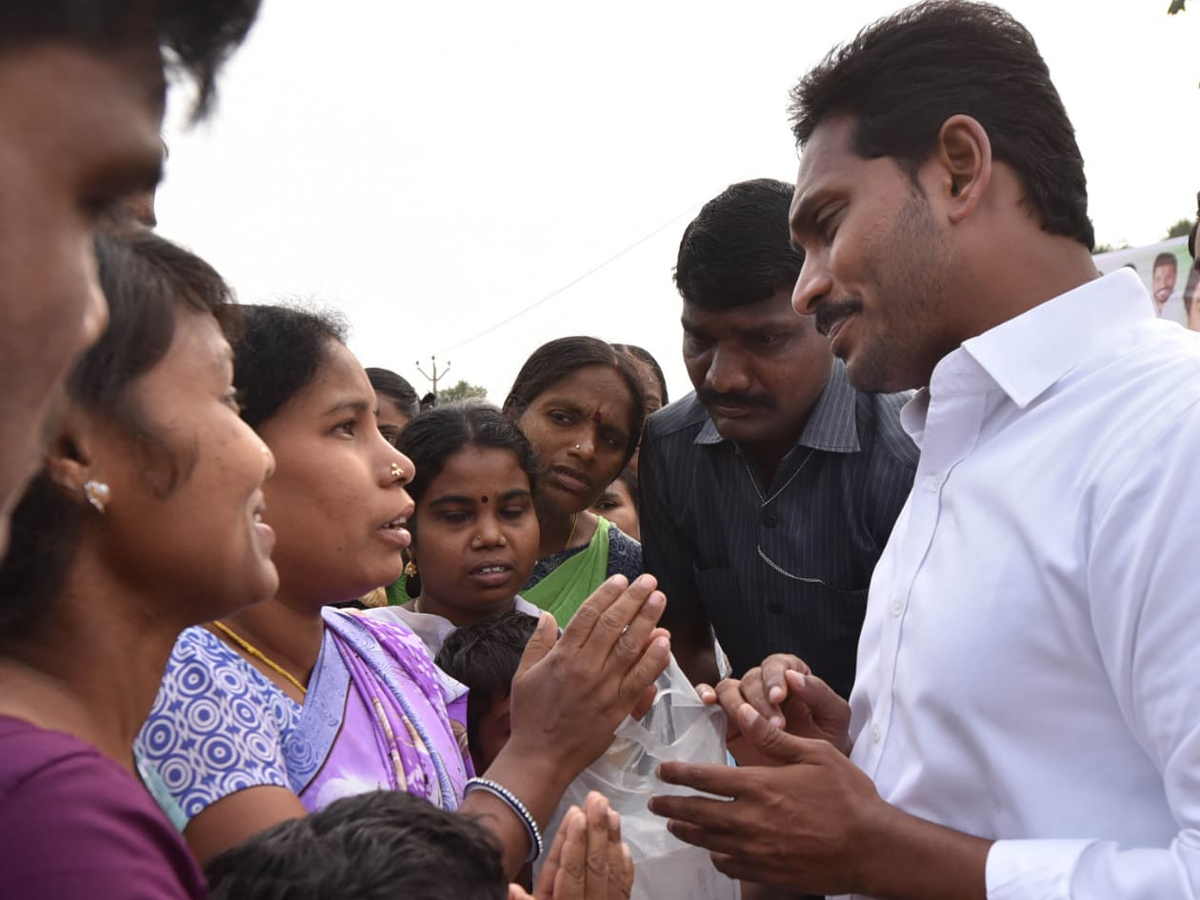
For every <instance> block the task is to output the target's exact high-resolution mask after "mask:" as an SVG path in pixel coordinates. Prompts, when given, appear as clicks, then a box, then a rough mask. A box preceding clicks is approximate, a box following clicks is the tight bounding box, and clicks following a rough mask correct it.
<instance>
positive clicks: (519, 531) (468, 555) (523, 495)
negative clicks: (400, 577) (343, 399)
mask: <svg viewBox="0 0 1200 900" xmlns="http://www.w3.org/2000/svg"><path fill="white" fill-rule="evenodd" d="M396 446H397V449H398V450H399V451H400V452H401V453H403V454H404V455H405V456H407V457H408V458H409V459H411V460H412V462H413V465H414V466H415V467H416V475H415V476H414V477H413V480H412V481H411V482H409V484H408V492H409V494H410V495H411V496H412V498H413V500H414V501H415V502H416V510H415V512H414V513H413V515H411V516H409V520H408V530H409V533H410V534H411V535H412V543H411V544H410V545H409V547H408V558H409V563H408V565H407V566H406V567H405V571H406V573H407V578H408V584H407V587H408V590H409V591H410V592H414V591H415V592H416V596H415V598H414V599H412V600H409V601H408V602H407V603H405V604H404V605H403V606H391V607H386V608H382V609H376V610H372V611H371V612H370V616H371V617H372V618H375V619H378V620H380V621H402V622H404V623H406V624H407V625H408V626H409V627H410V628H412V630H413V631H415V632H416V633H417V634H418V635H420V636H421V639H422V640H423V641H424V642H425V645H426V646H427V647H428V648H429V652H430V655H431V656H432V655H436V654H437V652H438V650H439V649H440V647H441V645H442V641H443V640H445V638H446V635H448V634H449V633H450V632H451V631H452V630H454V629H455V628H460V627H462V626H464V625H470V624H473V623H474V622H478V621H481V620H483V619H487V618H491V617H492V616H496V615H499V614H500V613H503V612H507V611H509V610H512V609H514V608H517V609H521V610H522V611H523V612H526V613H528V614H529V615H532V616H533V617H535V618H536V617H537V616H538V615H539V612H540V611H539V610H538V608H537V607H535V606H533V605H532V604H531V603H528V602H527V601H525V600H523V599H522V598H521V597H519V596H518V595H517V591H518V590H519V589H520V588H521V586H522V585H524V584H525V582H526V581H527V580H528V579H529V573H530V572H531V571H532V570H533V565H534V563H535V562H536V561H537V551H538V522H537V514H536V513H535V512H534V509H533V485H534V483H535V481H536V477H537V470H536V463H535V460H534V457H533V449H532V448H531V447H530V446H529V442H528V441H527V440H525V436H524V435H523V434H521V432H520V430H519V429H518V428H517V427H516V426H515V425H513V424H512V423H511V422H509V421H508V419H506V418H505V417H504V415H503V413H501V412H500V410H498V409H496V408H495V407H494V406H490V405H488V404H486V403H482V402H479V401H468V402H466V403H461V404H452V405H450V406H443V407H438V408H436V409H431V410H427V411H426V412H424V413H422V414H421V415H420V416H419V417H417V418H416V419H414V420H413V422H412V424H411V425H410V426H409V427H408V428H407V429H405V431H404V432H403V433H402V434H401V435H400V437H399V440H398V442H397V445H396Z"/></svg>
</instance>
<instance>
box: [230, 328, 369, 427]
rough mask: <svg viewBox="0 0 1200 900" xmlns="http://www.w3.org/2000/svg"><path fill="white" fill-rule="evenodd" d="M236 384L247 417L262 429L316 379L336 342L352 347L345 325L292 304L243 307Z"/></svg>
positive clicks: (235, 338)
mask: <svg viewBox="0 0 1200 900" xmlns="http://www.w3.org/2000/svg"><path fill="white" fill-rule="evenodd" d="M239 309H240V310H241V312H242V322H241V331H240V334H237V335H230V336H229V342H230V343H231V344H232V345H233V355H234V364H233V369H234V372H233V383H234V384H235V385H236V386H237V389H238V394H239V397H240V398H241V403H242V418H243V419H245V420H246V422H247V423H249V425H250V427H251V428H254V429H255V430H257V429H258V428H260V427H261V426H262V424H263V423H264V422H266V421H267V420H268V419H270V418H271V417H272V416H273V415H275V413H277V412H279V408H280V407H281V406H283V404H284V403H286V402H287V401H288V400H290V399H291V398H292V397H294V396H295V395H296V394H298V393H299V392H300V391H301V390H303V389H304V388H305V387H307V386H308V384H309V382H311V381H312V380H313V378H315V377H316V375H317V372H318V371H319V370H320V368H321V365H322V364H323V363H324V362H325V358H326V357H327V356H328V354H329V350H330V349H331V345H332V344H334V343H338V344H344V343H346V326H345V323H344V322H343V321H342V320H341V319H340V318H339V317H337V316H335V315H334V314H332V313H327V312H326V313H318V312H310V311H308V310H303V309H295V308H293V307H289V306H257V305H247V306H242V307H239Z"/></svg>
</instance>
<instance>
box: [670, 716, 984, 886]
mask: <svg viewBox="0 0 1200 900" xmlns="http://www.w3.org/2000/svg"><path fill="white" fill-rule="evenodd" d="M739 725H740V729H741V734H742V736H743V738H744V739H745V740H746V741H747V742H748V743H749V744H750V745H752V746H754V747H755V748H756V750H757V752H759V753H761V754H762V755H763V757H764V758H766V759H769V760H771V761H772V763H773V765H770V766H750V767H746V768H731V767H729V766H719V765H702V764H696V763H680V762H667V763H663V764H662V765H661V766H659V773H658V774H659V777H660V778H661V779H662V780H663V781H665V782H667V783H668V784H678V785H683V786H685V787H691V788H694V789H696V790H698V791H704V792H706V793H709V794H714V795H716V796H717V797H725V798H729V799H712V798H709V797H654V798H653V799H652V800H651V801H650V810H651V811H652V812H654V813H656V814H658V815H660V816H665V817H667V818H668V819H669V821H668V823H667V827H668V828H669V829H670V831H671V833H672V834H674V835H675V836H676V837H678V838H679V839H680V840H683V841H686V842H687V843H689V844H694V845H696V846H697V847H703V848H705V849H707V850H708V851H710V853H711V854H712V860H713V865H715V866H716V867H717V869H719V870H720V871H722V872H724V873H725V874H726V875H729V876H730V877H732V878H739V879H741V880H743V881H754V882H758V883H762V884H773V885H778V886H781V887H788V888H791V889H793V890H797V891H803V892H804V893H811V894H865V895H867V896H871V897H888V898H892V900H910V898H912V900H916V898H920V900H983V898H985V897H986V895H987V886H986V878H985V872H986V866H987V855H988V851H989V849H990V847H991V841H989V840H986V839H983V838H978V837H974V836H972V835H967V834H962V833H960V832H957V831H952V830H951V829H949V828H945V827H943V826H941V825H935V824H934V823H932V822H927V821H925V820H923V819H918V818H916V817H915V816H910V815H908V814H906V813H904V812H902V811H901V810H899V809H896V808H895V807H893V806H890V805H888V804H887V803H886V802H884V800H883V799H882V798H880V796H879V794H878V792H877V791H876V790H875V786H874V785H873V784H872V783H871V780H870V779H869V778H868V777H867V776H866V775H865V774H864V773H863V772H861V771H860V770H859V769H858V767H857V766H855V765H854V764H853V763H852V762H850V760H849V759H847V758H846V757H845V756H844V755H843V754H842V753H841V752H840V751H839V750H838V749H837V748H836V747H835V746H834V745H833V744H832V743H831V742H830V741H828V740H826V739H824V738H821V739H813V738H802V737H796V736H794V735H790V734H787V733H785V732H784V731H782V730H780V729H779V728H777V727H776V726H774V725H772V724H771V723H770V722H768V721H767V720H766V719H765V718H763V717H762V716H761V715H759V714H758V713H757V712H756V711H755V710H754V708H753V707H751V706H750V705H749V704H742V706H741V707H740V709H739Z"/></svg>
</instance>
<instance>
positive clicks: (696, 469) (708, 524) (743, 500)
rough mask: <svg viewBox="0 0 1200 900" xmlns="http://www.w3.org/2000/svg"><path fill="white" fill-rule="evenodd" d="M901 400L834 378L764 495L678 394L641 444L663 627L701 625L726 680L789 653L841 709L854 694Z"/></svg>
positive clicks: (749, 469) (897, 482) (749, 464)
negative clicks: (687, 622) (725, 666)
mask: <svg viewBox="0 0 1200 900" xmlns="http://www.w3.org/2000/svg"><path fill="white" fill-rule="evenodd" d="M908 396H909V395H908V394H874V395H873V394H863V393H859V392H858V391H856V390H854V388H852V387H851V386H850V383H849V381H848V380H847V377H846V371H845V366H844V365H843V364H842V363H841V362H840V361H838V362H835V364H834V369H833V374H832V375H831V377H830V380H829V383H828V384H827V385H826V387H825V390H824V392H823V393H822V394H821V397H820V399H819V400H818V401H817V404H816V406H815V407H814V408H813V411H812V413H811V414H810V415H809V418H808V422H807V424H806V425H805V428H804V431H803V433H802V434H801V435H800V438H799V439H798V440H797V441H796V445H795V446H794V447H793V448H792V449H791V450H790V451H789V452H788V454H787V455H786V456H785V457H784V458H783V460H782V462H781V463H780V464H779V467H778V470H777V471H776V473H775V477H774V479H773V480H772V482H771V484H770V485H764V484H763V483H762V477H761V473H760V472H759V470H758V467H757V466H756V465H755V463H754V462H753V459H752V457H751V455H750V454H748V453H746V452H745V451H744V450H743V448H741V447H739V446H738V445H737V444H736V443H735V442H733V441H730V440H726V439H725V438H722V437H721V435H720V434H719V433H718V432H717V430H716V427H715V426H714V425H713V423H712V420H711V419H710V418H709V417H708V413H707V412H706V411H705V409H704V407H703V406H702V405H701V403H700V401H699V400H697V399H696V395H695V394H694V393H693V394H689V395H688V396H687V397H684V398H683V399H682V400H680V401H678V402H676V403H673V404H671V405H670V406H668V407H667V408H665V409H663V410H661V411H660V412H658V413H655V414H654V416H653V417H652V418H651V419H650V420H649V421H648V422H647V424H646V431H645V435H644V436H643V438H642V445H641V461H640V464H639V479H640V485H641V524H642V546H643V551H644V556H645V565H646V571H648V572H650V573H651V574H653V575H654V576H655V577H656V578H657V579H658V582H659V587H660V589H661V590H662V591H663V592H664V593H665V594H666V595H667V613H666V615H665V616H664V620H663V624H664V625H665V626H666V627H668V628H670V627H671V623H672V622H673V621H675V622H678V621H682V620H683V619H684V617H687V618H689V619H691V621H693V622H694V621H695V620H694V617H703V619H705V620H706V621H707V622H708V623H709V624H711V626H712V628H713V631H714V633H715V634H716V636H717V639H718V640H719V641H720V642H721V645H722V647H723V648H724V650H725V652H726V653H727V654H728V655H729V659H730V662H731V664H732V666H733V672H734V675H735V676H736V675H741V674H742V673H744V672H745V671H746V669H748V668H751V667H753V666H756V665H758V664H759V663H760V662H762V660H763V658H764V657H766V656H767V655H769V654H771V653H776V652H788V653H795V654H796V655H798V656H800V657H801V658H802V659H804V660H805V661H806V662H807V663H808V664H809V665H810V666H812V669H813V672H815V673H816V674H817V675H820V676H821V677H822V678H824V679H825V680H826V681H827V682H829V684H830V685H832V686H833V688H834V689H835V690H837V691H838V692H839V693H840V694H842V695H843V696H847V695H848V694H849V692H850V687H851V685H852V684H853V682H854V661H855V652H856V648H857V645H858V633H859V629H860V628H861V626H862V619H863V612H864V610H865V608H866V602H867V588H868V586H869V585H870V581H871V572H872V570H873V569H874V568H875V563H876V561H877V560H878V559H879V555H880V553H881V552H882V551H883V547H884V544H885V543H887V539H888V535H889V534H890V533H891V530H892V525H893V523H894V522H895V520H896V516H897V515H899V513H900V508H901V507H902V506H903V505H904V501H905V499H906V498H907V496H908V492H909V490H910V488H911V487H912V482H913V475H914V473H915V472H916V465H917V448H916V446H915V445H914V444H913V442H912V440H911V439H910V438H909V437H908V435H907V434H905V432H904V430H903V428H901V426H900V408H901V407H902V406H903V405H904V403H905V402H906V401H907V399H908Z"/></svg>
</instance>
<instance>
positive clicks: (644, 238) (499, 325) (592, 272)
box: [438, 203, 700, 353]
mask: <svg viewBox="0 0 1200 900" xmlns="http://www.w3.org/2000/svg"><path fill="white" fill-rule="evenodd" d="M699 205H700V204H699V203H693V204H692V205H691V206H689V207H688V208H687V209H685V210H683V211H682V212H680V213H678V214H677V215H674V216H672V217H671V218H670V219H669V220H668V221H666V222H663V224H661V225H659V226H658V227H657V228H655V229H654V230H653V231H651V232H650V233H649V234H645V235H643V236H642V237H640V238H638V239H637V240H636V241H634V242H633V243H632V244H630V245H629V246H628V247H626V248H625V249H624V250H621V251H620V252H619V253H614V254H613V255H612V256H610V257H609V258H608V259H606V260H604V262H602V263H600V264H598V265H595V266H593V267H592V268H590V269H588V270H587V271H586V272H584V273H583V274H582V275H580V276H579V277H578V278H574V279H572V280H571V281H568V282H567V283H566V284H564V285H563V286H562V287H560V288H556V289H555V290H553V291H551V292H550V293H549V294H547V295H546V296H544V297H542V298H541V299H540V300H535V301H534V302H533V303H530V304H529V305H528V306H526V307H523V308H522V309H518V310H517V311H516V312H515V313H513V314H512V315H511V316H509V317H508V318H505V319H501V320H500V321H499V322H497V323H495V324H494V325H489V326H488V327H487V328H485V329H483V330H482V331H480V332H477V333H476V334H473V335H471V336H470V337H469V338H465V339H464V340H461V341H459V342H458V343H457V344H451V345H450V346H449V347H447V348H445V349H444V350H440V351H438V352H439V353H449V352H450V351H451V350H457V349H458V348H459V347H465V346H466V345H467V344H469V343H471V342H472V341H477V340H479V339H480V338H481V337H483V336H484V335H485V334H491V333H492V332H493V331H495V330H496V329H497V328H503V327H504V326H505V325H507V324H508V323H509V322H514V321H516V320H517V319H519V318H521V316H523V315H525V314H526V313H527V312H530V311H531V310H534V309H537V308H538V307H539V306H541V305H542V304H543V303H546V302H548V301H550V300H553V299H554V298H555V297H557V296H558V295H559V294H561V293H563V292H564V291H568V290H570V289H571V288H573V287H575V285H577V284H579V283H580V282H581V281H584V280H586V279H588V278H590V277H591V276H593V275H595V274H596V273H597V272H599V271H600V270H601V269H603V268H604V267H605V266H607V265H609V264H610V263H613V262H616V261H617V260H618V259H620V258H621V257H622V256H624V255H625V254H626V253H628V252H629V251H631V250H635V249H637V248H638V247H640V246H641V245H642V244H644V243H646V241H648V240H650V238H652V237H654V236H655V235H656V234H658V233H659V232H661V231H665V230H666V229H668V228H670V227H671V226H672V225H674V224H675V223H676V222H678V221H679V220H680V219H682V218H683V217H684V216H686V215H687V214H688V213H690V212H691V211H692V210H694V209H695V208H696V207H698V206H699Z"/></svg>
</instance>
